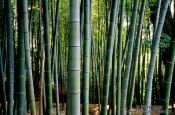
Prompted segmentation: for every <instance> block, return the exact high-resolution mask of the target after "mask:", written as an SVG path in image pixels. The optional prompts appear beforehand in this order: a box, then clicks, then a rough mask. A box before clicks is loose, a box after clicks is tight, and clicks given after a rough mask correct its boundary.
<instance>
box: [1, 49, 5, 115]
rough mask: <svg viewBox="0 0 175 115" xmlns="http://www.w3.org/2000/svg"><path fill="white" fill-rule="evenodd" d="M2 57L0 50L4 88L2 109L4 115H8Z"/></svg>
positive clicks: (2, 84)
mask: <svg viewBox="0 0 175 115" xmlns="http://www.w3.org/2000/svg"><path fill="white" fill-rule="evenodd" d="M2 64H3V63H2V55H1V48H0V87H1V88H2V89H1V91H2V95H1V96H2V106H3V107H2V109H3V115H7V104H6V102H7V99H6V92H5V91H6V88H5V79H4V78H5V77H4V75H5V74H4V71H3V65H2Z"/></svg>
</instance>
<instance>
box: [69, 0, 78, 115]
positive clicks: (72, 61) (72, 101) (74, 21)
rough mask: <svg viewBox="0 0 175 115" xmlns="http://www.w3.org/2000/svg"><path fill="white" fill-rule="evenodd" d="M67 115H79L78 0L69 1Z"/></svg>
mask: <svg viewBox="0 0 175 115" xmlns="http://www.w3.org/2000/svg"><path fill="white" fill-rule="evenodd" d="M69 32H70V34H69V52H68V67H67V68H68V80H67V84H68V86H67V88H68V89H67V91H68V98H67V106H66V107H67V111H66V114H67V115H80V61H81V60H80V55H81V54H80V0H70V31H69Z"/></svg>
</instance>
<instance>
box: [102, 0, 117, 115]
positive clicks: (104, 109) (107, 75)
mask: <svg viewBox="0 0 175 115" xmlns="http://www.w3.org/2000/svg"><path fill="white" fill-rule="evenodd" d="M118 3H119V2H118V0H113V4H112V9H111V14H110V16H111V19H110V27H109V36H108V39H107V47H106V59H105V64H104V65H105V67H104V79H103V95H102V107H101V115H106V114H107V105H108V95H109V82H110V68H111V63H112V54H113V46H114V38H115V30H116V23H117V16H118V15H117V13H118V11H117V10H118Z"/></svg>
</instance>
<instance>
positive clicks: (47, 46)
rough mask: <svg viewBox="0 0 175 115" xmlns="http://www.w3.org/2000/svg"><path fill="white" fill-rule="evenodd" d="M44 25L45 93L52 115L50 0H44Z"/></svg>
mask: <svg viewBox="0 0 175 115" xmlns="http://www.w3.org/2000/svg"><path fill="white" fill-rule="evenodd" d="M42 2H43V25H44V43H45V94H46V111H45V114H46V115H52V78H51V56H50V37H49V36H50V35H49V31H50V30H49V9H48V0H43V1H42Z"/></svg>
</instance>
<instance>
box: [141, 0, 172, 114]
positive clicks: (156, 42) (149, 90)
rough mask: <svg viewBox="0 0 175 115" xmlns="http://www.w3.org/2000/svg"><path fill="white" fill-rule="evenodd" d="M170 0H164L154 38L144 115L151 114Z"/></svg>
mask: <svg viewBox="0 0 175 115" xmlns="http://www.w3.org/2000/svg"><path fill="white" fill-rule="evenodd" d="M169 3H170V0H164V1H163V3H162V6H161V10H160V17H159V21H158V25H157V29H156V32H155V36H154V38H153V39H154V42H153V45H152V49H151V60H150V64H149V69H148V75H147V83H146V91H145V98H144V115H150V114H151V110H150V109H151V98H152V81H153V74H154V68H155V61H156V53H157V50H158V47H159V42H160V36H161V32H162V28H163V25H164V21H165V16H166V12H167V9H168V5H169Z"/></svg>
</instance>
